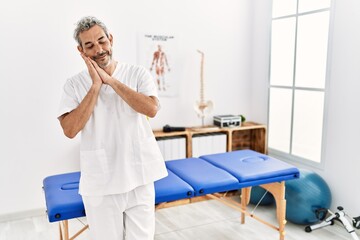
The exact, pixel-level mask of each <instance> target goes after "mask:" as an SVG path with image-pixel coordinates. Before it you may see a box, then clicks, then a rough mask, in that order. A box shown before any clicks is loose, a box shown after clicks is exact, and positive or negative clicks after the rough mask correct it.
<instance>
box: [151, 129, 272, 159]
mask: <svg viewBox="0 0 360 240" xmlns="http://www.w3.org/2000/svg"><path fill="white" fill-rule="evenodd" d="M209 133H225V134H226V136H227V146H226V148H227V151H228V152H229V151H234V150H241V149H252V150H254V151H257V152H260V153H265V154H266V153H267V143H266V126H265V125H262V124H258V123H255V122H244V123H242V125H241V127H231V128H219V127H216V126H205V127H193V128H186V129H185V131H179V132H170V133H165V132H163V131H162V130H155V131H154V134H155V137H156V138H157V139H158V138H166V137H176V136H179V137H181V136H182V137H185V138H186V157H187V158H189V157H192V138H193V137H194V136H196V135H201V134H209Z"/></svg>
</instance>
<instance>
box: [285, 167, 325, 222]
mask: <svg viewBox="0 0 360 240" xmlns="http://www.w3.org/2000/svg"><path fill="white" fill-rule="evenodd" d="M285 186H286V189H285V198H286V219H287V220H288V221H290V222H292V223H295V224H302V225H308V224H313V223H316V222H318V221H319V219H318V218H317V216H316V214H315V211H316V210H317V209H320V208H326V209H328V208H330V205H331V191H330V188H329V186H328V185H327V183H326V182H325V180H324V179H323V178H322V177H321V176H320V175H318V174H317V173H315V172H312V171H309V170H305V169H300V178H298V179H294V180H290V181H287V182H286V183H285Z"/></svg>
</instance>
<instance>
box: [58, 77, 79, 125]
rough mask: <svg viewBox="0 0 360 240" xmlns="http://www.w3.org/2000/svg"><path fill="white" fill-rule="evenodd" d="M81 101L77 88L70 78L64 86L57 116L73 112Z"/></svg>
mask: <svg viewBox="0 0 360 240" xmlns="http://www.w3.org/2000/svg"><path fill="white" fill-rule="evenodd" d="M79 104H80V103H79V101H78V100H77V98H76V93H75V88H74V85H73V83H72V81H71V80H70V79H69V80H67V81H66V83H65V85H64V87H63V93H62V97H61V101H60V106H59V109H58V114H57V117H58V118H59V117H60V116H62V115H63V114H65V113H68V112H71V111H72V110H74V109H75V108H77V107H78V106H79Z"/></svg>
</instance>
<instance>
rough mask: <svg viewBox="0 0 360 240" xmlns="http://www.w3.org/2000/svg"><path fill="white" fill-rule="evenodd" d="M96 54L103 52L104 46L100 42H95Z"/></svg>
mask: <svg viewBox="0 0 360 240" xmlns="http://www.w3.org/2000/svg"><path fill="white" fill-rule="evenodd" d="M95 51H96V55H97V54H100V53H102V47H101V45H100V44H95Z"/></svg>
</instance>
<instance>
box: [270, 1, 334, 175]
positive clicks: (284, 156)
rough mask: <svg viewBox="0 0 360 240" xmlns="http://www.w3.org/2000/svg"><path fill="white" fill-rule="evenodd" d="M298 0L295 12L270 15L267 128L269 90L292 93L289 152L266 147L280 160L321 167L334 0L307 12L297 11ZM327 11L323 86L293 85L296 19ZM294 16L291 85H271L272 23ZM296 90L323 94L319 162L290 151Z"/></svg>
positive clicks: (323, 159) (327, 100)
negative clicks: (287, 90) (275, 15)
mask: <svg viewBox="0 0 360 240" xmlns="http://www.w3.org/2000/svg"><path fill="white" fill-rule="evenodd" d="M299 1H300V0H297V2H296V13H295V14H290V15H284V16H280V17H271V29H270V43H269V52H270V54H269V71H268V108H267V110H268V112H267V116H268V117H267V125H268V129H270V128H269V126H270V125H269V124H270V122H269V121H270V97H271V96H270V91H271V89H273V88H280V89H290V90H291V94H292V103H291V118H290V119H291V120H290V121H291V122H290V126H291V127H290V143H289V144H290V147H289V152H288V153H287V152H283V151H280V150H276V149H273V148H270V147H268V154H269V155H270V156H274V157H276V158H279V159H281V160H284V161H287V162H291V163H297V164H300V165H306V166H310V167H315V168H319V169H323V168H324V165H325V159H326V151H325V149H326V139H327V138H326V136H327V133H326V129H327V125H328V124H327V122H328V118H327V116H328V107H329V106H328V105H329V88H330V68H331V67H330V63H331V59H332V57H331V55H332V51H331V46H332V36H333V21H334V11H333V9H334V8H333V5H334V1H333V0H330V6H329V7H328V8H321V9H317V10H312V11H307V12H301V13H299V12H298V10H299ZM325 11H328V12H329V23H328V26H329V28H328V37H327V40H328V41H327V57H326V63H325V65H326V70H325V83H324V88H315V87H297V86H295V77H296V76H295V70H296V58H297V39H298V21H299V17H300V16H304V15H308V14H316V13H320V12H325ZM291 17H295V43H294V44H295V46H294V56H293V58H294V59H293V61H294V62H293V76H292V85H291V86H284V85H271V82H270V81H271V57H272V45H271V40H272V24H273V21H274V20H278V19H284V18H291ZM296 90H306V91H317V92H323V94H324V102H323V123H322V136H321V150H320V159H319V160H320V162H316V161H313V160H310V159H306V158H303V157H301V156H296V155H293V153H292V144H293V132H294V105H295V101H294V100H295V91H296ZM267 143H268V145H269V134H268V135H267Z"/></svg>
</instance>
